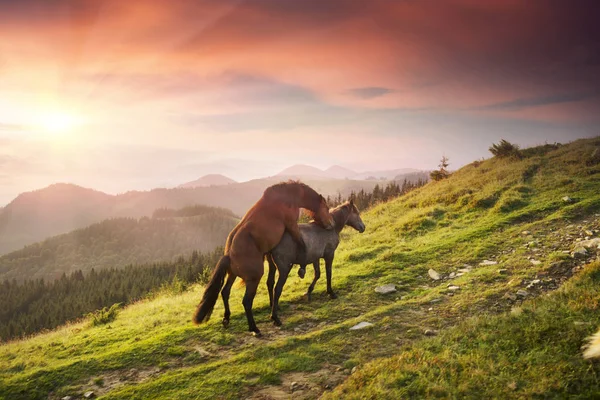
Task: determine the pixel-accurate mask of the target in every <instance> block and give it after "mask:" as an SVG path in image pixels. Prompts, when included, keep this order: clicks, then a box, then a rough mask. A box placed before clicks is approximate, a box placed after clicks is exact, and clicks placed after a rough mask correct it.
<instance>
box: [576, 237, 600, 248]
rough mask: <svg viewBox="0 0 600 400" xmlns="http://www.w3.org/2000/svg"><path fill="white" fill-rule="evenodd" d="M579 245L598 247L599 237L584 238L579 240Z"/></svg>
mask: <svg viewBox="0 0 600 400" xmlns="http://www.w3.org/2000/svg"><path fill="white" fill-rule="evenodd" d="M579 245H580V246H583V247H584V248H588V249H591V248H594V247H597V248H599V249H600V238H593V239H588V240H584V241H581V242H579Z"/></svg>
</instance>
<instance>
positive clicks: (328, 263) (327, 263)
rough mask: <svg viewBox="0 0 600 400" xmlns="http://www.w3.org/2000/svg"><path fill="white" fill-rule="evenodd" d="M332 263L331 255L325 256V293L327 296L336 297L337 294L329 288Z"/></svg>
mask: <svg viewBox="0 0 600 400" xmlns="http://www.w3.org/2000/svg"><path fill="white" fill-rule="evenodd" d="M332 265H333V255H332V256H331V257H326V258H325V275H327V293H328V294H329V298H331V299H337V294H335V293H334V291H333V289H332V288H331V266H332Z"/></svg>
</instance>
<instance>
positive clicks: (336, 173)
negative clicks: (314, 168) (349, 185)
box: [325, 165, 358, 179]
mask: <svg viewBox="0 0 600 400" xmlns="http://www.w3.org/2000/svg"><path fill="white" fill-rule="evenodd" d="M325 173H326V174H327V175H328V176H329V177H330V178H335V179H352V178H353V177H354V176H356V175H358V173H357V172H355V171H352V170H351V169H348V168H344V167H340V166H339V165H333V166H331V167H329V168H327V169H326V170H325Z"/></svg>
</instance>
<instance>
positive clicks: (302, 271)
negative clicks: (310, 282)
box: [298, 268, 306, 279]
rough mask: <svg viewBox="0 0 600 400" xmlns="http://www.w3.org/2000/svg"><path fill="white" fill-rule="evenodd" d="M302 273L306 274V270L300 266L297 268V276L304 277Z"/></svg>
mask: <svg viewBox="0 0 600 400" xmlns="http://www.w3.org/2000/svg"><path fill="white" fill-rule="evenodd" d="M304 275H306V270H305V269H304V268H300V269H299V270H298V276H299V277H300V279H304Z"/></svg>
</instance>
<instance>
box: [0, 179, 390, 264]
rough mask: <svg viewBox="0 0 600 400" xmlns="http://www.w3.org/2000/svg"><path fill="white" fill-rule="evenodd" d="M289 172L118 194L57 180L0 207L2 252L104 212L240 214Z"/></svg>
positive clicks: (324, 190)
mask: <svg viewBox="0 0 600 400" xmlns="http://www.w3.org/2000/svg"><path fill="white" fill-rule="evenodd" d="M287 178H288V177H284V176H275V177H271V178H264V179H255V180H252V181H248V182H241V183H232V184H229V185H221V186H210V187H195V188H173V189H154V190H151V191H145V192H139V191H131V192H127V193H124V194H119V195H116V196H113V195H108V194H105V193H102V192H98V191H95V190H91V189H85V188H82V187H79V186H75V185H68V184H57V185H52V186H49V187H47V188H45V189H40V190H36V191H34V192H29V193H24V194H21V195H19V196H18V197H17V198H16V199H15V200H13V201H12V202H11V203H10V204H8V205H7V206H6V207H4V209H2V210H0V254H5V253H8V252H10V251H13V250H17V249H19V248H22V247H23V246H25V245H28V244H32V243H35V242H39V241H41V240H44V239H46V238H48V237H50V236H55V235H59V234H62V233H67V232H70V231H72V230H75V229H79V228H83V227H86V226H88V225H90V224H93V223H96V222H100V221H102V220H105V219H107V218H117V217H133V218H140V217H143V216H150V215H152V213H153V212H154V211H155V210H156V209H159V208H175V209H177V208H182V207H186V206H190V205H195V204H203V205H207V206H213V207H222V208H227V209H229V210H232V211H233V212H234V213H235V214H236V215H239V216H241V215H243V214H244V213H245V212H246V211H247V210H248V209H249V208H250V207H251V206H252V204H254V203H255V202H256V201H257V200H258V199H259V198H260V197H261V196H262V193H263V191H264V190H265V189H266V188H267V187H268V186H271V185H273V184H275V183H278V182H281V181H283V180H285V179H287ZM302 181H303V182H305V183H306V184H308V185H310V186H311V187H312V188H314V189H315V190H317V191H318V192H319V193H321V194H323V196H328V195H329V196H337V194H338V193H340V194H341V195H342V196H344V197H345V196H348V195H349V194H350V192H351V191H356V192H358V191H360V190H361V189H364V190H365V191H371V190H373V188H374V187H375V185H376V184H377V183H379V184H381V182H377V181H364V180H350V179H329V178H326V177H314V176H313V177H306V178H302Z"/></svg>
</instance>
